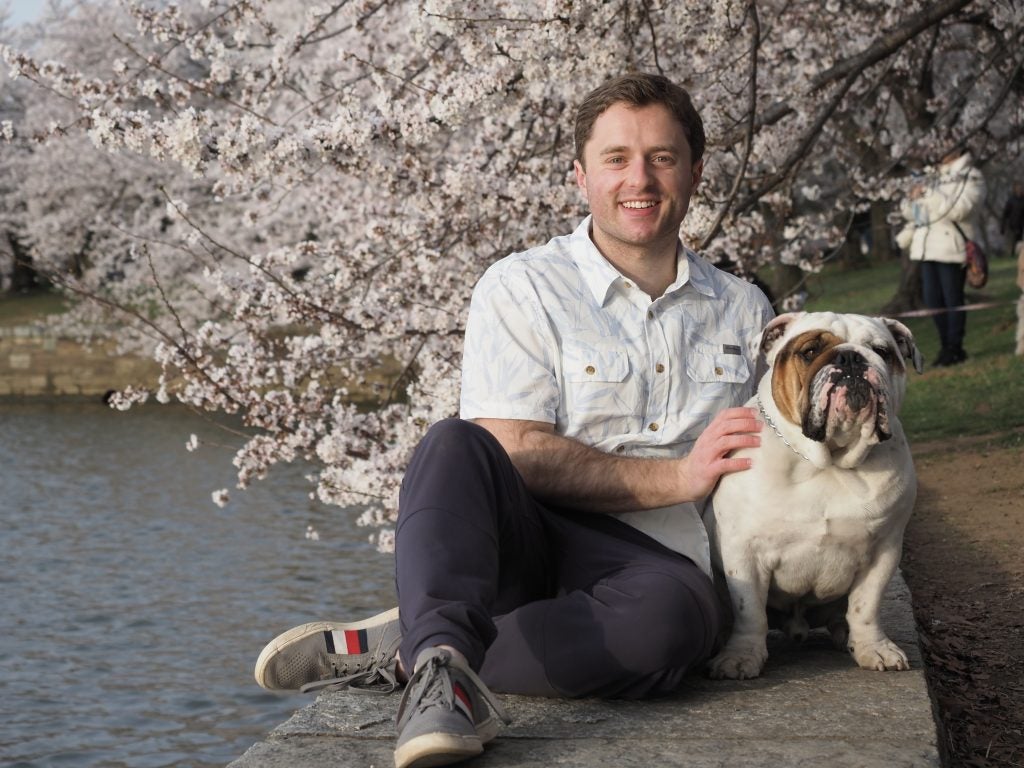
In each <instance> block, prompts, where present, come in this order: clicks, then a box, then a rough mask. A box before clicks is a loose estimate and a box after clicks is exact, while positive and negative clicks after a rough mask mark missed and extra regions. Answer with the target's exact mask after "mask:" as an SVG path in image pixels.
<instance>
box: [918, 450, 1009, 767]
mask: <svg viewBox="0 0 1024 768" xmlns="http://www.w3.org/2000/svg"><path fill="white" fill-rule="evenodd" d="M914 457H915V464H916V466H917V473H918V484H919V491H918V500H917V507H916V509H915V511H914V515H913V517H912V519H911V522H910V525H909V526H908V528H907V534H906V540H905V545H904V553H903V564H902V567H903V570H904V574H905V576H906V579H907V583H908V584H909V586H910V589H911V592H912V593H913V600H914V614H915V617H916V619H917V624H918V630H919V632H920V636H921V643H922V647H923V651H924V659H925V664H926V666H927V677H928V685H929V688H930V690H931V692H932V696H933V698H934V700H935V703H936V708H937V718H938V720H939V723H940V726H941V730H940V733H939V739H940V746H941V749H942V751H943V759H944V764H945V765H947V766H956V767H959V766H971V767H972V768H973V767H974V766H1024V437H1022V434H1021V433H1020V432H1016V433H1012V434H1004V435H999V436H987V437H985V438H975V439H971V440H961V441H954V442H953V443H952V444H949V443H946V444H941V445H939V444H930V445H919V446H915V448H914Z"/></svg>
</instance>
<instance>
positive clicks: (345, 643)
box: [324, 629, 370, 656]
mask: <svg viewBox="0 0 1024 768" xmlns="http://www.w3.org/2000/svg"><path fill="white" fill-rule="evenodd" d="M324 643H325V644H326V645H327V652H328V653H334V654H337V653H347V654H350V655H353V656H357V655H360V654H363V653H369V652H370V644H369V642H368V641H367V637H366V630H365V629H344V630H340V631H335V630H325V631H324ZM339 649H340V650H339Z"/></svg>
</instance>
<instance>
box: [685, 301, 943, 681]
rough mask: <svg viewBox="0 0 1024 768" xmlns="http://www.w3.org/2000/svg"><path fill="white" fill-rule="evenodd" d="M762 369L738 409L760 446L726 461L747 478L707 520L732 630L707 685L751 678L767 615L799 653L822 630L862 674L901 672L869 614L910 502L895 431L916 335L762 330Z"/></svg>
mask: <svg viewBox="0 0 1024 768" xmlns="http://www.w3.org/2000/svg"><path fill="white" fill-rule="evenodd" d="M761 355H762V358H763V362H764V363H766V364H767V366H768V369H767V372H766V373H765V375H764V376H763V377H762V378H761V380H760V382H759V384H758V388H757V393H756V394H755V395H754V397H753V398H751V400H750V401H749V402H748V403H747V405H749V406H751V407H753V408H756V409H757V410H758V412H759V413H760V419H761V420H762V421H763V422H764V425H765V426H764V428H763V429H762V431H761V445H760V447H758V448H754V449H744V450H742V451H738V452H737V455H740V456H744V455H745V456H749V457H750V458H751V459H752V460H753V461H752V467H751V468H750V469H748V470H746V471H744V472H737V473H733V474H729V475H726V476H724V477H722V479H721V481H720V483H719V485H718V487H717V488H716V490H715V492H714V495H713V497H712V502H711V504H710V505H709V506H708V508H707V510H706V512H705V524H706V526H707V529H708V534H709V537H710V540H711V553H712V561H713V564H714V568H715V571H716V578H718V577H724V581H725V583H726V585H727V586H728V592H729V598H730V601H731V603H732V612H733V621H734V624H733V627H732V632H731V635H730V636H729V639H728V641H727V642H726V644H725V646H724V647H723V649H722V650H721V652H720V653H719V654H718V655H717V656H715V657H714V658H712V659H711V661H710V662H709V664H708V671H709V673H710V675H711V676H712V677H714V678H751V677H757V676H758V675H759V674H760V673H761V669H762V667H763V666H764V663H765V660H766V659H767V657H768V650H767V645H766V637H767V634H768V629H769V621H768V616H769V614H772V617H773V619H774V620H775V621H774V622H773V625H774V626H778V627H779V628H780V629H783V630H784V631H785V632H786V633H787V634H789V635H790V637H793V638H796V639H798V640H803V639H804V638H806V636H807V633H808V631H809V629H810V628H811V627H818V626H825V627H827V628H828V630H829V632H830V633H831V635H832V640H833V642H834V643H835V644H836V646H837V647H838V648H840V649H848V650H849V651H850V653H851V654H852V655H853V658H854V659H855V660H856V662H857V663H858V664H859V665H860V666H861V667H864V668H866V669H874V670H897V669H908V668H909V664H908V662H907V656H906V654H905V653H904V652H903V651H902V650H901V649H900V648H899V646H897V645H896V644H895V643H894V642H892V641H891V640H890V639H889V638H888V637H887V636H886V634H885V632H884V631H883V629H882V627H881V626H880V624H879V610H880V607H881V602H882V594H883V592H884V590H885V588H886V585H887V584H888V583H889V579H890V578H891V577H892V575H893V573H894V572H895V570H896V567H897V565H898V563H899V560H900V554H901V550H902V544H903V530H904V528H905V527H906V524H907V520H908V519H909V517H910V513H911V511H912V509H913V507H914V499H915V496H916V494H917V479H916V476H915V474H914V465H913V462H912V460H911V456H910V448H909V446H908V444H907V440H906V438H905V436H904V434H903V429H902V428H901V426H900V423H899V420H898V419H897V412H898V411H899V408H900V403H901V401H902V400H903V396H904V393H905V391H906V371H907V363H908V362H909V363H911V364H913V366H914V368H915V369H916V370H917V372H918V373H920V372H921V371H922V370H923V363H922V358H921V353H920V351H919V350H918V348H917V346H916V345H915V344H914V338H913V335H912V334H911V332H910V331H909V330H908V329H907V327H906V326H904V325H903V324H902V323H899V322H896V321H895V320H890V319H886V318H873V317H866V316H863V315H849V314H835V313H831V312H815V313H803V312H800V313H790V314H785V315H781V316H780V317H777V318H776V319H775V320H773V321H772V322H771V323H769V324H768V326H767V327H766V328H765V329H764V332H763V334H762V338H761ZM719 580H721V579H719Z"/></svg>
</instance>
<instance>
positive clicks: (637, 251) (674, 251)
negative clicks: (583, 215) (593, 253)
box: [590, 231, 679, 299]
mask: <svg viewBox="0 0 1024 768" xmlns="http://www.w3.org/2000/svg"><path fill="white" fill-rule="evenodd" d="M590 239H591V241H592V242H593V243H594V245H595V246H597V250H598V251H600V252H601V255H602V256H604V257H605V258H606V259H607V260H608V262H609V263H610V264H611V265H612V266H613V267H615V268H616V269H617V270H618V271H619V272H621V273H622V275H623V277H625V278H626V279H628V280H632V281H633V283H634V284H635V285H636V287H637V288H639V289H640V290H641V291H643V292H644V293H646V294H647V295H648V296H650V297H651V299H657V298H658V297H659V296H662V295H664V293H665V291H666V290H667V289H668V287H669V286H670V285H672V283H674V282H675V280H676V265H677V259H678V247H679V241H678V240H677V239H673V240H672V241H669V242H665V243H658V244H651V245H649V246H630V245H628V244H626V243H619V242H616V241H614V240H613V241H610V242H606V241H602V242H599V241H598V239H597V238H595V237H594V232H593V231H591V233H590Z"/></svg>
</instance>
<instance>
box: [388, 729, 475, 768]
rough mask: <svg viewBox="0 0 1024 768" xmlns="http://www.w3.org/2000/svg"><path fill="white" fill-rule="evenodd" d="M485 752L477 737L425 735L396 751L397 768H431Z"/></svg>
mask: <svg viewBox="0 0 1024 768" xmlns="http://www.w3.org/2000/svg"><path fill="white" fill-rule="evenodd" d="M483 751H484V745H483V743H482V742H481V740H480V739H479V738H478V737H476V736H458V735H455V734H452V733H425V734H423V735H422V736H417V737H416V738H414V739H410V740H409V741H408V742H406V743H405V744H403V745H402V746H400V747H399V748H398V749H396V750H395V768H430V766H435V765H448V764H450V763H457V762H458V761H460V760H466V759H468V758H470V757H475V756H476V755H479V754H480V753H482V752H483Z"/></svg>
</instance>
